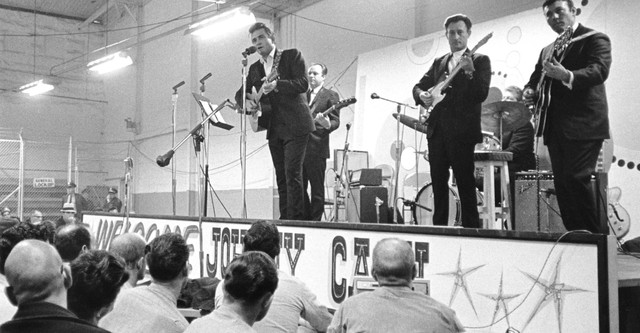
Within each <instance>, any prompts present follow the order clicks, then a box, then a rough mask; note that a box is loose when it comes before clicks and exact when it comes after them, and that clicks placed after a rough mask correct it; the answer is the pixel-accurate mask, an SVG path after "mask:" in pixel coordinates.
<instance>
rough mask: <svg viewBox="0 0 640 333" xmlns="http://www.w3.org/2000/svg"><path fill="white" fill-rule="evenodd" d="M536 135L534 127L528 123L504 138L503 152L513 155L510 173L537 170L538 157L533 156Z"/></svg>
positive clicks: (506, 134)
mask: <svg viewBox="0 0 640 333" xmlns="http://www.w3.org/2000/svg"><path fill="white" fill-rule="evenodd" d="M534 136H535V133H534V132H533V125H531V123H530V122H527V123H526V124H525V125H524V126H521V127H520V128H517V129H515V130H513V131H511V132H506V133H504V135H503V136H502V146H503V147H505V148H504V149H503V151H508V152H512V153H513V161H511V162H509V172H511V173H514V172H518V171H525V170H532V169H535V168H536V157H535V155H534V154H533V142H534Z"/></svg>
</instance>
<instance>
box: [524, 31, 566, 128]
mask: <svg viewBox="0 0 640 333" xmlns="http://www.w3.org/2000/svg"><path fill="white" fill-rule="evenodd" d="M570 42H571V27H567V28H566V29H565V30H564V31H563V32H562V33H561V34H560V36H558V38H556V41H555V42H554V43H553V50H552V51H549V52H548V53H549V54H547V55H546V57H545V59H543V62H542V63H544V62H545V61H551V59H553V53H554V51H555V52H557V53H558V54H561V53H562V52H564V50H565V49H566V48H567V46H569V43H570ZM556 60H558V59H556ZM552 83H553V80H551V79H549V78H548V77H547V75H546V72H545V71H542V73H540V80H539V81H538V85H537V88H536V92H537V93H538V98H537V100H536V103H535V104H534V107H533V119H534V124H535V125H534V127H535V133H536V136H538V137H541V136H542V134H543V133H544V128H545V126H546V123H547V108H549V103H550V101H551V84H552Z"/></svg>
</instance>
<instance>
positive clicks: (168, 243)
mask: <svg viewBox="0 0 640 333" xmlns="http://www.w3.org/2000/svg"><path fill="white" fill-rule="evenodd" d="M145 253H146V258H147V266H148V267H149V273H151V277H153V279H154V280H158V281H160V282H168V281H171V280H174V279H175V278H177V277H178V276H180V274H182V271H183V270H184V269H185V268H186V266H187V261H189V248H188V247H187V242H185V240H184V238H182V236H180V235H179V234H174V233H167V234H164V235H160V236H158V237H156V238H155V239H154V240H153V241H151V243H149V245H147V246H146V247H145Z"/></svg>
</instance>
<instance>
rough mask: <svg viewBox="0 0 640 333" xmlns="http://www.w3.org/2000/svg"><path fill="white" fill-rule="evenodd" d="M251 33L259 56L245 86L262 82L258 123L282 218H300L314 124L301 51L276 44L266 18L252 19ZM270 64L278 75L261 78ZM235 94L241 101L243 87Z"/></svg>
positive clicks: (253, 104)
mask: <svg viewBox="0 0 640 333" xmlns="http://www.w3.org/2000/svg"><path fill="white" fill-rule="evenodd" d="M249 33H250V34H251V43H252V44H253V46H255V47H256V48H257V52H258V53H259V54H260V59H259V60H258V61H256V62H254V63H253V64H252V65H251V66H250V67H249V73H248V75H247V83H246V87H247V93H250V92H251V91H252V90H254V89H255V90H259V89H260V88H261V87H263V88H264V96H263V97H262V99H261V100H260V104H261V106H262V112H263V116H262V117H261V119H260V120H261V122H260V123H261V125H262V126H263V127H265V128H266V129H267V140H269V150H270V151H271V159H272V160H273V166H274V168H275V171H276V182H277V184H278V194H279V197H280V219H288V220H303V219H305V212H304V200H303V196H304V190H303V186H302V163H303V160H304V155H305V151H306V148H307V141H308V139H309V133H310V132H311V131H313V130H314V129H315V127H314V124H313V119H312V118H311V113H310V111H309V105H308V104H307V99H306V97H305V93H306V92H307V90H308V89H309V81H308V79H307V75H306V69H307V68H306V65H305V63H304V58H303V57H302V53H300V51H298V50H296V49H289V50H278V49H276V46H275V44H274V43H275V36H274V34H273V32H271V29H269V27H267V26H266V25H265V24H264V23H260V22H258V23H255V24H254V25H252V26H251V27H250V28H249ZM272 70H277V72H278V74H279V76H278V79H276V80H273V81H270V82H265V81H264V79H265V77H266V76H267V74H268V73H270V72H271V71H272ZM235 99H236V101H237V102H238V103H239V105H241V103H242V102H243V100H244V98H243V96H242V89H240V90H238V92H237V93H236V97H235ZM267 106H269V107H267ZM257 107H258V105H257V103H256V102H255V101H253V100H251V99H247V109H248V110H255V109H256V108H257ZM269 109H270V110H269Z"/></svg>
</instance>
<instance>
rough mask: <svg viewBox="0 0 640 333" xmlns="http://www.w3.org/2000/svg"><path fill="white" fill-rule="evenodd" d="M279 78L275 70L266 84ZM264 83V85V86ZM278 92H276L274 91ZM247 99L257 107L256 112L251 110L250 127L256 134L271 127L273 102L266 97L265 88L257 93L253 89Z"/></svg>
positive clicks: (267, 78)
mask: <svg viewBox="0 0 640 333" xmlns="http://www.w3.org/2000/svg"><path fill="white" fill-rule="evenodd" d="M278 77H279V75H278V70H276V69H274V70H272V71H271V73H269V75H267V76H266V77H265V79H264V83H267V82H273V81H274V80H277V79H278ZM264 83H263V85H264ZM274 92H276V90H274ZM247 99H249V100H251V101H253V102H254V103H255V104H256V105H257V109H256V110H250V112H248V113H249V114H250V117H249V125H250V126H251V130H252V131H254V132H256V133H257V132H260V131H264V130H266V129H267V128H268V127H269V122H270V117H271V102H270V101H269V98H267V97H265V93H264V89H263V86H260V91H256V88H255V87H253V88H252V91H251V93H250V94H248V95H247Z"/></svg>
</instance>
